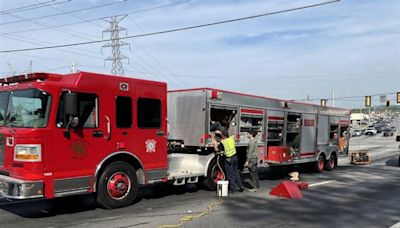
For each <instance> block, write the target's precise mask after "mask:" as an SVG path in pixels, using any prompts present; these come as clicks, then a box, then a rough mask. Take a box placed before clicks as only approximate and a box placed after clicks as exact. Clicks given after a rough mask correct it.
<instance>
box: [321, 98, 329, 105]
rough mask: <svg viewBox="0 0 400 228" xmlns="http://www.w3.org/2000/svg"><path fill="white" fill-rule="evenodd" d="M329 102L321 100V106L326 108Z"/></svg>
mask: <svg viewBox="0 0 400 228" xmlns="http://www.w3.org/2000/svg"><path fill="white" fill-rule="evenodd" d="M327 102H328V100H327V99H321V106H322V107H326V103H327Z"/></svg>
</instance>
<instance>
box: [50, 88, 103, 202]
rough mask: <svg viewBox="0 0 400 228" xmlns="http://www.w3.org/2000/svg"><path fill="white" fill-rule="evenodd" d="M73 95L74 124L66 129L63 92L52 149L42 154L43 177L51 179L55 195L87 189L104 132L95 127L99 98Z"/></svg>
mask: <svg viewBox="0 0 400 228" xmlns="http://www.w3.org/2000/svg"><path fill="white" fill-rule="evenodd" d="M72 92H74V91H72ZM74 93H75V92H74ZM76 94H77V115H76V117H77V120H78V122H77V125H76V126H73V127H72V126H70V127H69V130H68V123H69V122H70V119H69V116H68V115H66V113H65V102H66V99H65V97H66V96H65V95H66V92H63V93H61V94H60V96H59V99H60V100H59V104H58V107H57V109H58V110H57V117H56V128H55V129H54V131H53V135H52V147H51V148H52V150H51V151H48V152H47V153H46V154H45V159H46V173H47V174H46V175H51V177H52V178H53V179H54V182H53V184H54V193H55V195H56V196H58V195H59V196H61V195H63V194H68V192H71V191H82V192H84V191H86V190H87V189H89V188H90V181H91V175H92V174H93V172H94V168H95V165H96V164H95V163H96V162H97V160H98V159H99V158H100V157H101V156H102V152H103V151H101V150H102V149H101V148H104V143H105V139H104V138H103V130H104V129H102V128H101V126H99V96H98V95H97V94H94V93H90V92H76Z"/></svg>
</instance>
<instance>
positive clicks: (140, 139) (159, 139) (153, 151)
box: [133, 84, 168, 180]
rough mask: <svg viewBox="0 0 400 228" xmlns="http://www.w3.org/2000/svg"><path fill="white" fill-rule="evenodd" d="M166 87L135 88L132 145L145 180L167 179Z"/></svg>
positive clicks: (145, 86) (141, 86)
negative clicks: (133, 141)
mask: <svg viewBox="0 0 400 228" xmlns="http://www.w3.org/2000/svg"><path fill="white" fill-rule="evenodd" d="M166 94H167V92H166V86H165V85H162V84H161V85H160V84H157V85H140V86H139V85H138V86H137V87H136V96H135V101H134V114H135V115H134V118H135V121H134V122H135V123H134V124H133V125H134V128H135V135H134V138H135V144H136V146H135V147H134V148H135V151H134V153H138V154H139V155H140V158H141V159H142V163H143V164H144V166H145V167H144V168H145V174H146V179H147V180H160V179H163V178H165V177H166V175H167V168H168V165H167V162H168V160H167V107H166V106H167V105H166Z"/></svg>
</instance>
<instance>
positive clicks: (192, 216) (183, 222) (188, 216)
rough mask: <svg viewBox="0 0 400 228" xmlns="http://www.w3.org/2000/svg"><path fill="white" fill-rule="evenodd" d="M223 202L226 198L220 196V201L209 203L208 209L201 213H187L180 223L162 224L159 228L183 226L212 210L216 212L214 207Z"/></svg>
mask: <svg viewBox="0 0 400 228" xmlns="http://www.w3.org/2000/svg"><path fill="white" fill-rule="evenodd" d="M223 202H224V200H223V199H222V198H221V197H219V198H218V202H214V203H211V204H209V205H208V206H207V210H206V211H203V212H201V213H199V214H197V215H186V216H183V217H182V218H181V219H180V220H179V223H178V224H174V225H160V226H158V228H174V227H181V226H182V225H183V224H185V223H187V222H190V221H192V220H195V219H199V218H201V217H202V216H205V215H209V214H211V213H212V212H214V209H213V207H215V206H217V205H220V204H222V203H223Z"/></svg>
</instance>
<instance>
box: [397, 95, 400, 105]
mask: <svg viewBox="0 0 400 228" xmlns="http://www.w3.org/2000/svg"><path fill="white" fill-rule="evenodd" d="M396 101H397V104H400V92H397V99H396Z"/></svg>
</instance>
